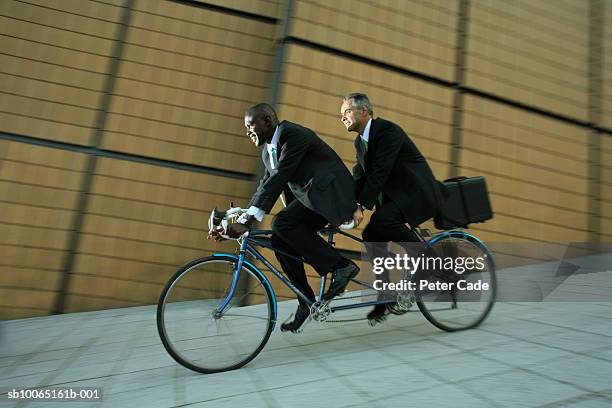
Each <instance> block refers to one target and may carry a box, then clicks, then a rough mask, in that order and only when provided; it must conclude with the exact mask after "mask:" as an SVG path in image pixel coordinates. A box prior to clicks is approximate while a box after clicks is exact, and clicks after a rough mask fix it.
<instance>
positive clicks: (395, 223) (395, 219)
mask: <svg viewBox="0 0 612 408" xmlns="http://www.w3.org/2000/svg"><path fill="white" fill-rule="evenodd" d="M383 203H384V204H383V205H382V206H380V208H379V207H377V208H376V211H374V213H373V214H372V217H370V222H369V223H368V225H366V227H365V229H364V230H363V233H362V235H361V236H362V237H363V240H364V241H365V247H366V250H367V252H368V258H369V259H370V260H372V259H374V258H376V257H388V256H393V255H392V254H389V252H387V243H388V242H396V243H398V244H401V243H408V242H418V241H419V239H418V237H417V236H416V235H415V234H414V233H413V232H412V231H411V230H410V228H408V227H407V226H406V224H405V223H404V221H403V216H402V213H401V211H400V208H399V207H398V206H397V205H396V204H395V203H394V202H393V201H391V200H390V199H389V198H387V197H385V199H383ZM402 246H403V247H404V249H405V250H406V252H408V253H409V254H411V255H415V253H414V251H415V248H410V245H402ZM380 279H382V280H383V281H385V282H388V281H389V272H388V271H387V270H385V271H384V272H383V274H382V275H381V276H380ZM387 295H389V294H387ZM384 298H385V296H383V294H382V293H381V294H379V299H384Z"/></svg>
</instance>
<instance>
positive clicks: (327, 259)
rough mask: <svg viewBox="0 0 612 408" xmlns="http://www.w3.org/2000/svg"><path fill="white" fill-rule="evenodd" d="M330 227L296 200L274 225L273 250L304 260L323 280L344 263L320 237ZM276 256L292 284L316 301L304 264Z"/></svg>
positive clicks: (276, 219)
mask: <svg viewBox="0 0 612 408" xmlns="http://www.w3.org/2000/svg"><path fill="white" fill-rule="evenodd" d="M327 223H328V221H327V220H326V219H325V218H324V217H323V216H321V215H319V214H317V213H315V212H314V211H312V210H310V209H308V208H306V207H305V206H304V205H303V204H302V203H300V202H299V201H298V200H293V201H292V202H291V203H290V204H289V205H288V206H287V207H285V208H284V209H283V210H282V211H281V212H279V213H278V214H277V215H276V217H275V218H274V221H273V222H272V246H273V247H274V248H275V249H280V250H281V251H284V252H287V253H289V254H291V255H294V256H297V257H303V258H304V259H305V260H306V262H308V263H309V264H311V265H312V266H313V267H314V269H315V270H316V271H317V273H318V274H319V275H321V276H323V275H325V274H326V273H328V272H331V271H332V270H333V269H334V267H335V266H336V265H337V264H338V263H339V262H340V261H341V260H342V256H340V254H339V253H338V251H336V250H335V249H334V248H333V247H332V246H331V245H329V244H328V243H327V242H326V241H325V240H324V239H323V238H321V236H319V235H318V234H317V231H318V230H319V229H321V228H323V227H324V226H325V225H327ZM275 254H276V258H277V259H278V261H279V262H280V264H281V267H282V268H283V271H284V272H285V274H287V277H288V278H289V280H290V281H291V283H293V284H294V285H295V287H297V288H298V289H299V290H300V291H301V292H302V293H303V294H304V295H306V296H307V297H308V298H310V299H311V300H314V298H315V294H314V292H313V290H312V288H311V287H310V285H309V284H308V280H307V279H306V272H305V270H304V263H303V262H302V261H299V260H297V259H292V258H290V257H288V256H286V255H283V254H281V253H278V252H275ZM298 299H299V298H298ZM300 302H301V301H300Z"/></svg>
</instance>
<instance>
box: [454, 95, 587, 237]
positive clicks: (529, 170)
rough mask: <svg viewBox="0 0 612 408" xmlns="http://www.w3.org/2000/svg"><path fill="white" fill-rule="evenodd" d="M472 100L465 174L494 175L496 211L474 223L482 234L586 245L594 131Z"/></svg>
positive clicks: (467, 108) (466, 125) (468, 108)
mask: <svg viewBox="0 0 612 408" xmlns="http://www.w3.org/2000/svg"><path fill="white" fill-rule="evenodd" d="M465 102H466V105H465V121H464V130H463V132H464V135H463V145H462V153H461V173H462V175H465V176H474V175H484V176H486V177H487V183H488V187H489V192H490V194H491V199H492V205H493V210H494V212H495V218H494V219H493V220H492V221H489V222H487V223H485V224H482V225H478V224H475V225H474V226H473V227H474V229H476V230H478V234H479V236H480V235H481V236H482V238H484V239H486V240H490V241H498V242H499V241H509V240H517V239H518V240H538V241H547V242H584V241H586V240H587V237H588V231H587V228H588V217H589V214H588V200H589V196H588V161H587V157H588V144H587V143H588V142H587V141H588V139H587V135H588V133H587V131H586V130H585V129H583V128H579V127H576V126H572V125H567V124H563V123H561V122H558V121H553V120H550V119H545V118H543V117H542V116H538V115H534V114H530V113H526V112H524V111H521V110H518V109H516V108H510V107H506V106H503V105H500V104H497V103H494V102H489V101H486V100H483V99H480V98H477V97H472V96H468V97H466V100H465Z"/></svg>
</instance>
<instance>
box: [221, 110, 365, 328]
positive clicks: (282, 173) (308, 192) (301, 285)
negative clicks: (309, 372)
mask: <svg viewBox="0 0 612 408" xmlns="http://www.w3.org/2000/svg"><path fill="white" fill-rule="evenodd" d="M244 125H245V127H246V129H247V136H248V137H249V138H250V139H251V141H252V142H253V143H254V144H255V145H256V146H264V148H263V149H262V160H263V163H264V166H265V172H264V175H263V177H262V178H261V180H260V182H259V186H258V188H257V191H256V192H255V194H254V195H253V197H252V199H251V201H250V203H249V209H248V211H247V214H248V215H249V216H248V218H247V220H246V222H245V223H244V224H232V225H230V226H229V227H228V234H229V235H230V236H233V237H238V236H240V235H242V234H244V233H245V232H246V231H247V229H248V228H250V226H251V224H252V223H253V222H255V220H258V221H261V220H262V219H263V217H264V214H267V213H269V212H270V210H271V209H272V207H273V206H274V203H275V202H276V201H277V199H278V197H279V196H280V194H281V193H282V192H285V197H286V199H287V200H286V201H287V206H286V207H285V208H284V209H283V210H282V211H280V212H279V213H278V214H277V215H276V217H275V218H274V221H273V223H272V232H273V234H272V245H273V246H274V248H275V249H279V250H281V251H284V252H286V253H289V254H293V255H295V256H298V257H302V258H304V259H305V260H306V261H307V262H308V263H310V264H311V265H312V266H313V267H314V269H315V270H316V271H317V272H318V273H319V274H320V275H321V276H323V275H325V274H327V273H328V272H333V280H332V283H331V285H330V287H329V289H328V291H327V292H326V293H325V295H324V298H325V299H326V300H329V299H331V298H333V297H334V296H336V295H338V294H340V293H342V292H343V291H344V289H345V288H346V286H347V284H348V282H349V280H350V279H351V278H353V277H355V276H356V275H357V273H358V272H359V268H358V267H357V265H355V263H353V262H352V261H350V260H348V259H346V258H343V257H342V256H341V255H340V254H339V253H338V251H337V250H336V249H334V248H333V247H332V246H331V245H330V244H328V243H327V242H326V241H325V240H324V239H323V238H321V237H320V236H319V235H318V234H317V231H318V230H319V229H321V228H322V227H324V226H325V225H326V224H328V223H330V224H332V225H334V226H338V225H340V224H341V223H342V222H344V221H346V220H347V219H350V218H351V216H352V214H353V213H354V211H355V208H356V204H355V189H354V183H353V180H352V177H351V174H350V172H349V170H348V169H347V168H346V166H345V165H344V163H343V162H342V160H341V159H340V157H338V155H337V154H336V153H335V152H334V151H333V150H332V149H331V147H329V146H328V145H327V144H326V143H325V142H324V141H323V140H321V139H320V138H319V137H318V136H317V135H316V134H315V133H314V132H313V131H312V130H310V129H307V128H305V127H303V126H300V125H298V124H295V123H291V122H288V121H282V122H279V120H278V119H277V116H276V112H275V111H274V109H273V108H272V107H271V106H270V105H268V104H265V103H260V104H257V105H255V106H253V107H251V108H249V109H248V110H247V112H246V114H245V117H244ZM276 257H277V258H278V260H279V262H280V264H281V267H282V268H283V271H284V272H285V273H286V274H287V276H288V277H289V279H290V280H291V282H292V283H293V284H294V285H295V286H296V287H297V288H298V289H299V290H300V291H301V292H302V293H304V294H305V295H306V297H308V298H309V299H310V300H311V301H314V300H315V294H314V292H313V290H312V288H311V287H310V285H309V284H308V281H307V279H306V272H305V271H304V264H303V262H301V261H298V260H295V259H292V258H290V257H288V256H286V255H283V254H282V253H279V252H276ZM298 301H299V303H300V304H299V306H298V309H297V311H296V314H295V318H294V320H293V321H292V322H290V323H286V324H283V325H282V326H281V329H282V330H283V331H287V330H289V331H293V332H295V331H297V330H298V329H299V328H300V326H301V325H302V324H303V322H304V321H305V320H306V318H307V317H308V315H309V314H310V308H309V307H308V305H307V304H306V303H305V302H304V301H303V300H302V299H299V298H298Z"/></svg>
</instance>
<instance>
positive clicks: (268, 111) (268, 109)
mask: <svg viewBox="0 0 612 408" xmlns="http://www.w3.org/2000/svg"><path fill="white" fill-rule="evenodd" d="M258 115H264V116H269V117H270V118H271V119H272V122H274V123H278V117H277V116H276V111H275V110H274V108H273V107H272V106H270V105H268V104H267V103H263V102H262V103H258V104H257V105H253V106H251V107H250V108H249V109H247V110H246V113H245V116H252V117H253V118H254V117H256V116H258Z"/></svg>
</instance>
